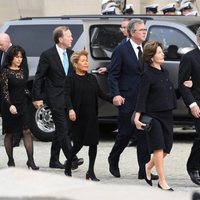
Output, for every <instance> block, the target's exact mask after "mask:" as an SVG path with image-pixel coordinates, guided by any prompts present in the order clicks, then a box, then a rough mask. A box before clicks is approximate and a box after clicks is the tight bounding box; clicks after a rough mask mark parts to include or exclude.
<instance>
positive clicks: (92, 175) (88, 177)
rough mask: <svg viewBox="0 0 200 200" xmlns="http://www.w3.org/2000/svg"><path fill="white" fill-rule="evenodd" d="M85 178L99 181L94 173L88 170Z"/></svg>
mask: <svg viewBox="0 0 200 200" xmlns="http://www.w3.org/2000/svg"><path fill="white" fill-rule="evenodd" d="M86 180H91V181H100V180H99V179H98V178H97V177H96V176H95V174H90V173H89V172H87V173H86Z"/></svg>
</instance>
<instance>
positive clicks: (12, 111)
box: [9, 105, 17, 115]
mask: <svg viewBox="0 0 200 200" xmlns="http://www.w3.org/2000/svg"><path fill="white" fill-rule="evenodd" d="M9 110H10V112H11V113H12V114H13V115H16V114H17V108H16V107H15V106H14V105H11V106H10V108H9Z"/></svg>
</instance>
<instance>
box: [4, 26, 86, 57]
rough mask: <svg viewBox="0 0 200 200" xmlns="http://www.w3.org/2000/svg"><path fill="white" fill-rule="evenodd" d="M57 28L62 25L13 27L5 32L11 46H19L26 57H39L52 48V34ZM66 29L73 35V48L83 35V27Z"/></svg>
mask: <svg viewBox="0 0 200 200" xmlns="http://www.w3.org/2000/svg"><path fill="white" fill-rule="evenodd" d="M65 25H66V24H65ZM58 26H63V24H60V25H59V24H56V25H49V24H48V25H13V26H10V27H9V28H8V30H7V31H6V32H7V33H8V34H9V35H10V37H11V40H12V43H13V44H18V45H21V46H22V47H23V48H24V49H25V50H26V54H27V56H31V57H39V56H40V54H41V53H42V52H43V51H44V50H46V49H48V48H50V47H51V46H53V44H54V41H53V37H52V32H53V30H54V29H55V28H56V27H58ZM68 27H69V28H70V30H71V32H72V35H73V43H72V48H73V46H74V44H75V43H76V41H77V40H78V38H79V37H80V35H81V34H82V33H83V26H82V25H69V26H68Z"/></svg>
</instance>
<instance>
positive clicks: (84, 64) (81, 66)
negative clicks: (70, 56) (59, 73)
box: [76, 55, 88, 74]
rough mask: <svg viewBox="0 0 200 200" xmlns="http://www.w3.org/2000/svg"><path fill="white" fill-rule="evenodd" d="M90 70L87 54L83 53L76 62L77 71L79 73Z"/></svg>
mask: <svg viewBox="0 0 200 200" xmlns="http://www.w3.org/2000/svg"><path fill="white" fill-rule="evenodd" d="M87 70H88V58H87V56H85V55H81V56H80V58H79V60H78V62H77V63H76V72H77V73H79V74H85V73H86V72H87Z"/></svg>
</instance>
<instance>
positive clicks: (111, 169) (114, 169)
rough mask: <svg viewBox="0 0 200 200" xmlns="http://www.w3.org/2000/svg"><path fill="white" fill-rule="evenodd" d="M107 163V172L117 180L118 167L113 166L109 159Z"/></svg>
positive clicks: (118, 174) (118, 175)
mask: <svg viewBox="0 0 200 200" xmlns="http://www.w3.org/2000/svg"><path fill="white" fill-rule="evenodd" d="M108 163H109V171H110V173H111V174H112V175H113V176H114V177H117V178H119V177H120V176H121V175H120V171H119V167H118V166H117V165H113V164H112V162H111V160H110V158H108Z"/></svg>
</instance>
